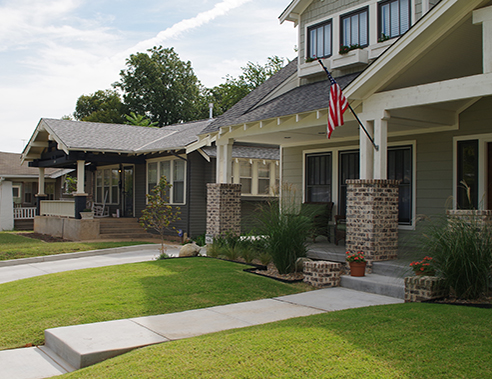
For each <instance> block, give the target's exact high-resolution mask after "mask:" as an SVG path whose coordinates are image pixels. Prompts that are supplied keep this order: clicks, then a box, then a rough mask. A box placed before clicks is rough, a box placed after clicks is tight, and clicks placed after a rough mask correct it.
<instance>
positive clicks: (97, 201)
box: [94, 165, 121, 205]
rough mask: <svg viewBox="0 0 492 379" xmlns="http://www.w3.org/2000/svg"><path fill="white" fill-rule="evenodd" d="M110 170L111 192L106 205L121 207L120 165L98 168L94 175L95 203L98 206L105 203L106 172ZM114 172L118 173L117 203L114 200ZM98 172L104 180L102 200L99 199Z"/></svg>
mask: <svg viewBox="0 0 492 379" xmlns="http://www.w3.org/2000/svg"><path fill="white" fill-rule="evenodd" d="M105 170H109V173H110V175H109V192H108V198H107V199H106V203H105V204H106V205H110V204H111V205H119V204H120V186H119V182H120V180H121V177H120V175H121V172H120V166H119V165H111V166H98V167H97V169H96V172H95V174H94V200H95V201H94V202H95V203H97V204H102V203H103V202H104V171H105ZM113 170H117V171H118V182H117V183H116V193H117V195H116V197H117V199H116V201H114V200H115V199H113V187H114V185H113ZM98 171H100V172H101V179H102V190H101V196H102V198H101V199H99V198H97V173H98Z"/></svg>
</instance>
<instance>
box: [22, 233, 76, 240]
mask: <svg viewBox="0 0 492 379" xmlns="http://www.w3.org/2000/svg"><path fill="white" fill-rule="evenodd" d="M17 235H19V236H23V237H27V238H32V239H37V240H41V241H43V242H70V241H69V240H66V239H63V238H60V237H53V236H49V235H47V234H41V233H17Z"/></svg>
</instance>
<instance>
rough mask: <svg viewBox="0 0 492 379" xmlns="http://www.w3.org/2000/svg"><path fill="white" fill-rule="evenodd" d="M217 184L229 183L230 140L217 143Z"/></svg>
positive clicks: (230, 173)
mask: <svg viewBox="0 0 492 379" xmlns="http://www.w3.org/2000/svg"><path fill="white" fill-rule="evenodd" d="M216 143H217V176H216V182H217V183H230V182H231V176H232V145H233V143H234V140H233V139H231V138H227V139H223V140H218V141H217V142H216Z"/></svg>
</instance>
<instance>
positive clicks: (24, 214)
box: [14, 207, 36, 230]
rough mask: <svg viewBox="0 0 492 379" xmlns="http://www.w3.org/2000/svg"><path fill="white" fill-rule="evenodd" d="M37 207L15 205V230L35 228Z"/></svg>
mask: <svg viewBox="0 0 492 379" xmlns="http://www.w3.org/2000/svg"><path fill="white" fill-rule="evenodd" d="M35 216H36V207H14V230H33V229H34V217H35Z"/></svg>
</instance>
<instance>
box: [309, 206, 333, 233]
mask: <svg viewBox="0 0 492 379" xmlns="http://www.w3.org/2000/svg"><path fill="white" fill-rule="evenodd" d="M332 210H333V202H332V201H330V202H326V203H315V202H313V203H304V204H303V212H305V213H306V214H307V215H308V216H309V217H313V228H312V229H311V238H312V239H313V242H316V237H317V236H325V237H326V238H327V239H328V242H331V233H330V221H331V214H332Z"/></svg>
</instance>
